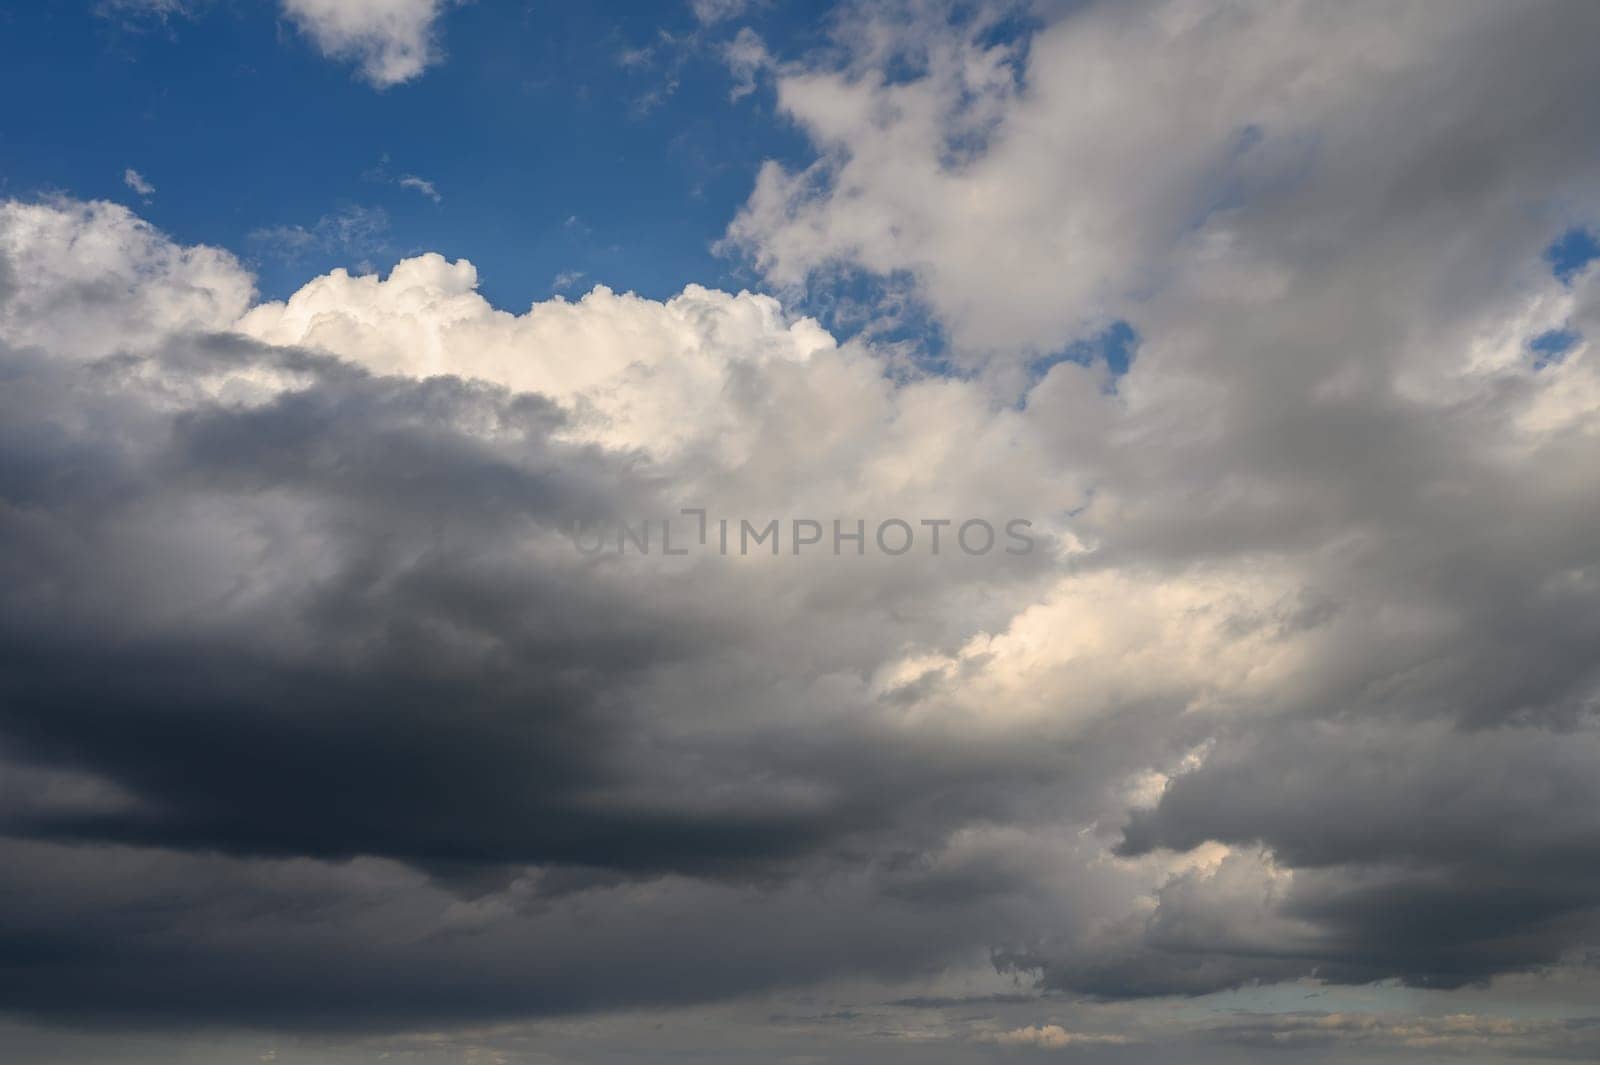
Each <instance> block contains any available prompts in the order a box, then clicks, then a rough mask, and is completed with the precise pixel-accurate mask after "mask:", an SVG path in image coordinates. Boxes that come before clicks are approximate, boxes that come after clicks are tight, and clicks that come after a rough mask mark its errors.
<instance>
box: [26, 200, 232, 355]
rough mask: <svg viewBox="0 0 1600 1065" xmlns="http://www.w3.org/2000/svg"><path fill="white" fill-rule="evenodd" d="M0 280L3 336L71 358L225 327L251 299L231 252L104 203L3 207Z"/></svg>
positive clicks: (139, 348)
mask: <svg viewBox="0 0 1600 1065" xmlns="http://www.w3.org/2000/svg"><path fill="white" fill-rule="evenodd" d="M6 264H13V265H10V267H9V268H6ZM0 272H3V273H4V275H5V277H6V284H5V285H3V286H0V290H4V291H5V298H4V299H3V300H0V337H3V338H4V339H6V340H8V341H9V342H11V343H13V344H26V345H39V346H41V347H44V348H46V349H47V350H49V351H51V352H53V353H56V354H58V355H60V356H62V357H65V358H70V359H75V360H79V359H81V360H88V359H94V358H99V357H101V356H104V355H109V354H111V353H113V352H117V351H146V350H150V349H152V348H154V347H156V346H158V345H161V344H163V343H166V342H168V341H170V340H171V338H173V337H174V336H184V335H190V334H193V333H206V332H214V331H219V330H224V329H227V328H229V327H230V326H231V325H232V323H233V322H234V321H236V320H237V319H238V317H239V315H241V314H243V313H244V311H245V309H246V308H247V307H248V306H249V304H250V301H251V298H252V297H253V296H254V294H255V283H254V279H253V278H252V277H251V276H250V274H249V273H248V272H246V271H245V270H244V269H243V268H242V267H241V266H240V265H239V262H238V260H236V259H235V258H234V257H233V256H232V255H230V254H229V253H227V252H225V251H222V250H220V249H218V248H211V247H207V246H205V245H203V244H199V245H193V246H189V247H184V246H181V245H178V244H174V243H173V242H172V241H170V240H168V239H167V238H166V236H165V235H164V234H162V233H160V232H159V231H157V230H156V229H155V228H154V227H152V226H151V225H150V224H149V223H147V222H145V221H143V220H142V219H140V218H138V217H136V216H135V215H134V214H133V213H132V212H131V211H129V210H128V209H127V208H126V207H123V206H121V205H119V204H114V203H105V202H94V203H78V202H74V201H59V202H54V203H31V204H30V203H20V202H17V201H15V200H9V201H5V202H3V203H0Z"/></svg>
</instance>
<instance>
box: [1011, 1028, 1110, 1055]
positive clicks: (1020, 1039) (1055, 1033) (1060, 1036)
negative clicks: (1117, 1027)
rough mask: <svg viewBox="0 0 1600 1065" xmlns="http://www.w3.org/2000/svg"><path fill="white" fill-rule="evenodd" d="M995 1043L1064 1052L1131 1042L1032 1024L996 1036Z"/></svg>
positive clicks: (1107, 1036)
mask: <svg viewBox="0 0 1600 1065" xmlns="http://www.w3.org/2000/svg"><path fill="white" fill-rule="evenodd" d="M993 1041H994V1042H996V1043H999V1044H1000V1045H1001V1046H1013V1047H1039V1048H1040V1049H1043V1050H1063V1049H1065V1048H1067V1047H1075V1046H1118V1045H1121V1044H1123V1043H1127V1042H1128V1041H1129V1040H1128V1037H1127V1036H1122V1035H1092V1034H1085V1033H1082V1032H1069V1031H1067V1030H1066V1029H1065V1028H1063V1027H1061V1025H1059V1024H1044V1025H1036V1024H1030V1025H1027V1026H1026V1027H1023V1028H1013V1029H1011V1030H1010V1031H1008V1032H1001V1033H999V1034H998V1035H996V1036H994V1038H993Z"/></svg>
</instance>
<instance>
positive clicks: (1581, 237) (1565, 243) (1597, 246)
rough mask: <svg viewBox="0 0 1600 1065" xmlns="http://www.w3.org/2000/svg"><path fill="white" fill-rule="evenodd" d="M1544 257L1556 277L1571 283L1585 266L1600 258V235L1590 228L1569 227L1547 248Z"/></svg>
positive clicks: (1565, 282) (1566, 283) (1564, 282)
mask: <svg viewBox="0 0 1600 1065" xmlns="http://www.w3.org/2000/svg"><path fill="white" fill-rule="evenodd" d="M1544 258H1545V262H1547V263H1549V264H1550V272H1551V273H1553V274H1555V275H1556V279H1557V280H1558V281H1560V282H1561V283H1562V284H1564V285H1570V284H1572V280H1573V278H1575V277H1577V276H1578V275H1579V274H1580V273H1582V272H1583V270H1584V268H1585V267H1587V266H1588V265H1589V264H1590V263H1592V262H1594V261H1595V260H1596V259H1600V236H1597V235H1596V234H1595V232H1594V231H1593V230H1590V229H1584V228H1581V227H1579V228H1573V229H1569V230H1567V231H1566V232H1565V233H1563V234H1561V236H1560V237H1558V238H1556V240H1555V241H1554V242H1553V243H1551V245H1550V247H1548V248H1546V249H1545V253H1544Z"/></svg>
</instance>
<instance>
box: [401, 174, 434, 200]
mask: <svg viewBox="0 0 1600 1065" xmlns="http://www.w3.org/2000/svg"><path fill="white" fill-rule="evenodd" d="M398 184H399V186H400V187H401V188H403V189H413V190H415V191H417V192H420V193H422V195H424V196H426V197H427V198H428V199H430V200H432V201H433V202H434V203H441V202H443V200H444V197H443V196H441V195H439V190H438V189H436V188H434V186H433V182H431V181H428V180H426V179H424V178H419V177H417V176H416V175H415V174H402V175H401V176H400V180H399V181H398Z"/></svg>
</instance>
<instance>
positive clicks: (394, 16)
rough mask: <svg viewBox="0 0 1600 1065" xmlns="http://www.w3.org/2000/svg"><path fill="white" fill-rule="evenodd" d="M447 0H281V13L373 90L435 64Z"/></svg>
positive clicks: (416, 74)
mask: <svg viewBox="0 0 1600 1065" xmlns="http://www.w3.org/2000/svg"><path fill="white" fill-rule="evenodd" d="M445 6H446V3H445V0H283V12H284V14H285V15H286V16H287V17H288V18H289V19H290V20H291V21H292V22H293V23H294V24H295V25H296V26H297V27H298V28H299V29H300V31H301V32H302V33H304V34H305V35H306V36H307V37H309V38H310V39H311V41H312V43H313V44H315V45H316V47H317V49H318V50H319V51H320V52H321V53H322V54H323V55H325V56H327V57H328V58H330V59H339V60H345V61H349V62H354V63H355V64H356V65H357V67H358V69H359V71H360V74H361V76H362V78H364V79H365V80H366V81H367V82H368V83H369V84H371V85H372V86H373V87H374V88H377V89H387V88H391V87H393V86H395V85H400V84H402V83H404V82H407V81H411V80H413V79H415V78H418V77H420V76H421V75H422V72H423V71H424V70H426V69H427V68H428V67H430V66H432V65H434V64H435V63H437V62H438V61H439V58H440V52H439V45H438V40H437V26H436V24H437V22H438V21H439V18H440V16H441V15H442V14H443V12H444V8H445Z"/></svg>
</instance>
